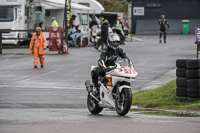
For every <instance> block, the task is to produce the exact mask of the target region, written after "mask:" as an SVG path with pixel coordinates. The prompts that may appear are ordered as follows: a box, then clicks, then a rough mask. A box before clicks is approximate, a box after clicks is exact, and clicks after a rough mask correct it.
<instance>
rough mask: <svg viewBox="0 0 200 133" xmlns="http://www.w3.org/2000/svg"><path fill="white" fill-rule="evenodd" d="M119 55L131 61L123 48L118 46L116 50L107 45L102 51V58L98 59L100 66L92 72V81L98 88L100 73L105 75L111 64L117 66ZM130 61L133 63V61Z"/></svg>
mask: <svg viewBox="0 0 200 133" xmlns="http://www.w3.org/2000/svg"><path fill="white" fill-rule="evenodd" d="M119 57H120V58H122V59H123V58H126V59H128V60H129V61H130V59H129V58H128V57H127V56H126V53H125V52H124V50H123V49H122V48H119V47H118V48H117V49H116V50H114V49H112V48H110V47H108V46H107V47H105V48H104V49H103V50H102V51H101V55H100V59H99V60H98V66H97V67H96V68H94V69H93V70H92V72H91V77H92V82H93V84H94V86H95V87H96V88H98V77H99V75H100V76H102V77H104V76H105V74H106V69H107V68H108V67H109V66H115V61H116V60H117V59H118V58H119ZM130 63H131V64H132V62H131V61H130Z"/></svg>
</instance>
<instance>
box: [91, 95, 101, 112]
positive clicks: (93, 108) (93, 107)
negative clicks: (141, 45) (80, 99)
mask: <svg viewBox="0 0 200 133" xmlns="http://www.w3.org/2000/svg"><path fill="white" fill-rule="evenodd" d="M87 107H88V110H89V111H90V112H91V113H92V114H99V113H100V112H101V111H102V110H103V108H102V107H99V104H98V102H97V101H96V100H94V99H93V98H92V97H91V96H90V95H89V94H88V97H87Z"/></svg>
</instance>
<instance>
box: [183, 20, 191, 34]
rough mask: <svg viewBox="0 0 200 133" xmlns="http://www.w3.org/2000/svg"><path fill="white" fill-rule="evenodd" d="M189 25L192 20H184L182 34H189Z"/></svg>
mask: <svg viewBox="0 0 200 133" xmlns="http://www.w3.org/2000/svg"><path fill="white" fill-rule="evenodd" d="M189 23H190V20H182V33H183V34H188V33H189Z"/></svg>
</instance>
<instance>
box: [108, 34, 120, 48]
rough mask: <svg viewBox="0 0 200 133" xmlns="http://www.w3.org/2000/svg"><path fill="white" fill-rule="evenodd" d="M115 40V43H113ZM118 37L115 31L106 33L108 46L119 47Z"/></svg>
mask: <svg viewBox="0 0 200 133" xmlns="http://www.w3.org/2000/svg"><path fill="white" fill-rule="evenodd" d="M113 42H117V44H113ZM119 42H120V38H119V36H118V35H117V34H116V33H111V34H109V35H108V47H110V48H112V49H114V50H116V49H117V48H118V47H119Z"/></svg>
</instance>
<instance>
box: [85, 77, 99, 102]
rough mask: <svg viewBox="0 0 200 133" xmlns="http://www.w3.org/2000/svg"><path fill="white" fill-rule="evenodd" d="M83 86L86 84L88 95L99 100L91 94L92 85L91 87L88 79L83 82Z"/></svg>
mask: <svg viewBox="0 0 200 133" xmlns="http://www.w3.org/2000/svg"><path fill="white" fill-rule="evenodd" d="M85 86H86V90H87V92H88V93H89V95H90V96H91V97H92V98H94V100H96V101H97V102H100V100H99V99H98V98H96V97H95V96H94V95H93V94H92V92H91V91H92V87H91V84H90V81H89V80H87V81H86V82H85Z"/></svg>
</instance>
